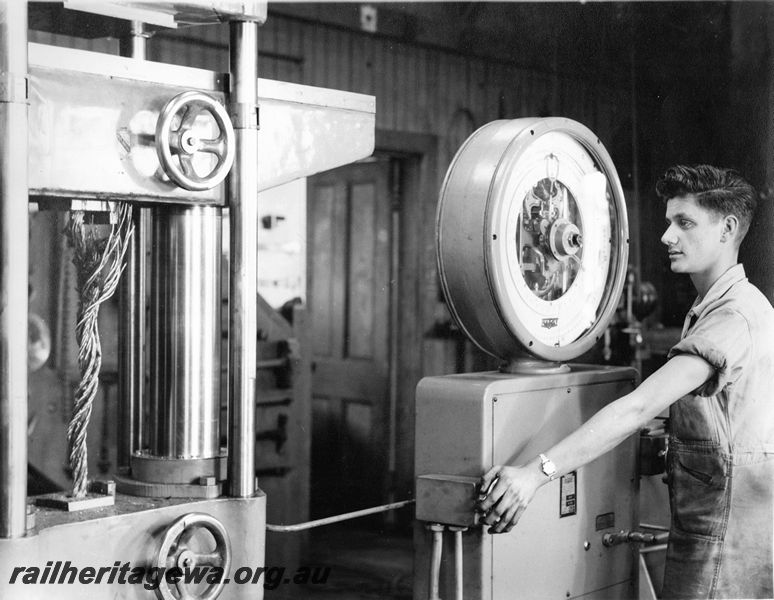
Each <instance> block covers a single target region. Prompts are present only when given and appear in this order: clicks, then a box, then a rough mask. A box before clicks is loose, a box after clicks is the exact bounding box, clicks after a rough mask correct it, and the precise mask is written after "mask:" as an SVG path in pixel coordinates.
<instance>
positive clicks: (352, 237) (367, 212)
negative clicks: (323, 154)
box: [307, 159, 391, 517]
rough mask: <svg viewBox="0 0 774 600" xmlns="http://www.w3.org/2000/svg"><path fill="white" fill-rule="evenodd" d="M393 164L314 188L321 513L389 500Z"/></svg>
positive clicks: (315, 504) (317, 180)
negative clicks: (390, 183)
mask: <svg viewBox="0 0 774 600" xmlns="http://www.w3.org/2000/svg"><path fill="white" fill-rule="evenodd" d="M388 173H389V161H388V160H387V159H383V160H374V161H371V162H363V163H356V164H353V165H348V166H346V167H342V168H339V169H336V170H334V171H330V172H327V173H324V174H322V175H319V176H316V177H314V178H311V179H310V180H309V190H308V196H307V197H308V207H307V219H308V225H307V228H308V244H307V247H308V252H309V256H308V263H307V264H308V266H309V268H308V295H309V301H308V304H309V309H310V321H311V326H312V348H313V374H312V460H311V467H312V470H311V511H310V512H311V514H312V517H320V516H326V515H329V514H335V513H340V512H343V511H346V510H351V509H356V508H362V507H365V506H370V505H372V504H375V503H379V502H381V501H382V500H383V498H384V493H385V486H386V474H387V456H388V440H389V437H388V436H389V425H388V422H389V418H388V416H389V406H388V403H389V356H390V354H389V343H390V340H389V308H390V306H389V298H390V218H391V213H390V201H389V194H388Z"/></svg>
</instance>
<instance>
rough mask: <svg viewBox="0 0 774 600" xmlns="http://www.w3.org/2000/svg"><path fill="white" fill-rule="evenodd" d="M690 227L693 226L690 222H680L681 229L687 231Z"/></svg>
mask: <svg viewBox="0 0 774 600" xmlns="http://www.w3.org/2000/svg"><path fill="white" fill-rule="evenodd" d="M692 226H693V222H692V221H686V220H685V219H682V220H681V221H680V227H682V228H683V229H688V228H689V227H692Z"/></svg>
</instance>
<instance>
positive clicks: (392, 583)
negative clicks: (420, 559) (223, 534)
mask: <svg viewBox="0 0 774 600" xmlns="http://www.w3.org/2000/svg"><path fill="white" fill-rule="evenodd" d="M304 564H305V565H308V566H309V567H310V568H311V569H312V575H315V574H319V575H321V576H322V575H323V574H324V571H316V572H315V569H317V568H322V569H324V568H326V567H329V568H330V571H329V575H328V578H327V580H326V581H325V582H324V583H317V584H314V583H308V584H306V585H293V584H287V585H278V586H277V588H276V589H274V590H265V597H266V600H299V599H306V598H309V599H311V600H316V599H319V600H324V599H331V600H333V599H335V600H411V597H412V585H413V575H412V573H413V546H412V540H411V533H410V532H408V531H404V532H391V533H388V532H385V531H384V530H381V531H380V530H378V529H377V528H374V529H368V528H364V527H363V526H355V527H353V526H352V525H351V524H350V525H345V526H341V525H332V526H327V527H320V528H319V529H314V530H311V531H310V540H309V550H308V560H306V562H305V563H304ZM267 581H268V578H267Z"/></svg>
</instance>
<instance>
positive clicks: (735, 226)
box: [720, 215, 739, 242]
mask: <svg viewBox="0 0 774 600" xmlns="http://www.w3.org/2000/svg"><path fill="white" fill-rule="evenodd" d="M738 232H739V219H737V218H736V217H735V216H734V215H726V216H725V217H724V218H723V234H722V236H721V238H720V239H721V240H722V241H724V242H725V241H726V240H733V239H735V238H736V234H737V233H738Z"/></svg>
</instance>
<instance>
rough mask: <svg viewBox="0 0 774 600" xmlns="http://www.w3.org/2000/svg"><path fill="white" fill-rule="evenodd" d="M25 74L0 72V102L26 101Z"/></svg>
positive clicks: (26, 86) (26, 83) (26, 85)
mask: <svg viewBox="0 0 774 600" xmlns="http://www.w3.org/2000/svg"><path fill="white" fill-rule="evenodd" d="M28 87H29V85H28V81H27V75H26V74H25V75H17V74H16V73H8V72H6V71H2V72H0V102H22V103H26V102H27V99H28V97H29V95H28V93H27V92H28Z"/></svg>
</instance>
